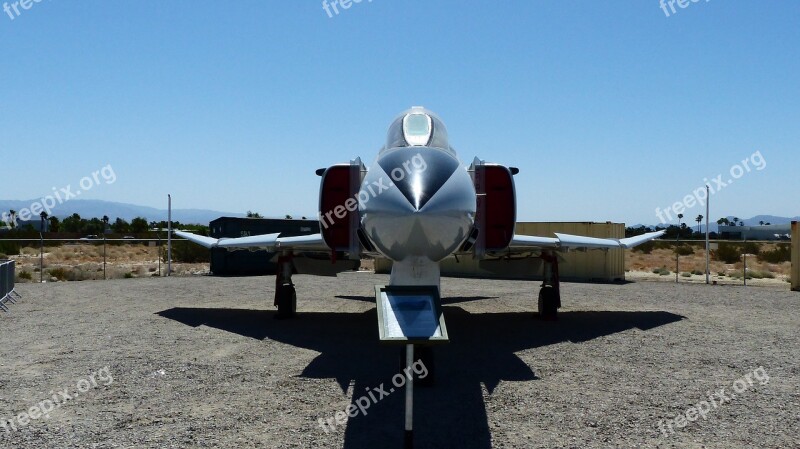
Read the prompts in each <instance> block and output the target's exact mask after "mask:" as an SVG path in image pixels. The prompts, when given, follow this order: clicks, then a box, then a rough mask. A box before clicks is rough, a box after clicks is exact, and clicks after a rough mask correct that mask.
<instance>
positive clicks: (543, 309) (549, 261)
mask: <svg viewBox="0 0 800 449" xmlns="http://www.w3.org/2000/svg"><path fill="white" fill-rule="evenodd" d="M540 257H541V259H542V262H543V263H542V265H543V273H542V274H543V281H542V288H541V290H539V301H538V304H537V305H538V309H539V318H541V319H543V320H548V321H555V320H557V319H558V309H559V308H561V285H560V284H561V281H560V280H559V278H558V256H556V255H555V254H553V253H550V252H544V253H542V255H541V256H540Z"/></svg>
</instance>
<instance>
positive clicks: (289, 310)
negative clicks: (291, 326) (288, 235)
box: [275, 254, 297, 319]
mask: <svg viewBox="0 0 800 449" xmlns="http://www.w3.org/2000/svg"><path fill="white" fill-rule="evenodd" d="M275 307H277V308H278V313H277V314H276V315H275V318H278V319H285V318H293V317H294V316H295V315H296V314H297V293H296V292H295V290H294V284H293V283H292V255H291V254H281V255H280V256H278V273H277V276H275Z"/></svg>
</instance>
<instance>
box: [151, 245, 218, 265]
mask: <svg viewBox="0 0 800 449" xmlns="http://www.w3.org/2000/svg"><path fill="white" fill-rule="evenodd" d="M161 257H162V258H163V260H167V247H166V246H162V247H161ZM172 261H173V262H182V263H209V262H211V251H210V250H209V249H208V248H204V247H202V246H200V245H197V244H195V243H192V242H190V241H188V240H185V241H183V242H180V241H178V242H174V243H173V244H172Z"/></svg>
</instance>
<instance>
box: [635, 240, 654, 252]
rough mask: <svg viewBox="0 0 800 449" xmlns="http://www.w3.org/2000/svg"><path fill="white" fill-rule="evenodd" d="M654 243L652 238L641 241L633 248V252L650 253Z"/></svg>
mask: <svg viewBox="0 0 800 449" xmlns="http://www.w3.org/2000/svg"><path fill="white" fill-rule="evenodd" d="M655 246H656V244H655V242H653V241H652V240H651V241H649V242H645V243H642V244H641V245H639V246H636V247H634V248H633V252H635V253H643V254H650V253H652V252H653V248H655Z"/></svg>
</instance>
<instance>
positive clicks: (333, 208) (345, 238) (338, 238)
mask: <svg viewBox="0 0 800 449" xmlns="http://www.w3.org/2000/svg"><path fill="white" fill-rule="evenodd" d="M360 184H361V164H360V161H359V162H358V164H348V165H344V164H342V165H334V166H332V167H330V168H328V169H327V170H325V173H323V175H322V181H321V185H320V194H319V214H320V215H319V218H320V230H321V231H322V239H323V240H324V241H325V244H326V245H328V247H329V248H331V249H332V250H334V251H353V249H354V248H355V250H356V251H358V246H356V245H358V236H357V234H356V232H357V230H358V205H357V204H355V207H354V203H353V201H355V200H354V198H356V195H357V193H358V188H359V186H360ZM350 200H353V201H350ZM348 206H349V208H348Z"/></svg>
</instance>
